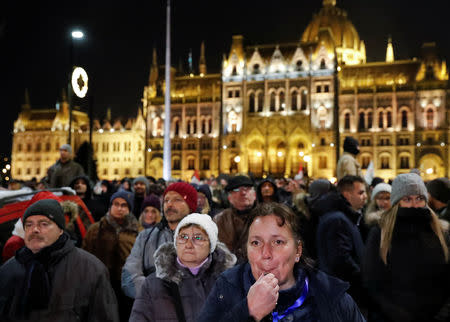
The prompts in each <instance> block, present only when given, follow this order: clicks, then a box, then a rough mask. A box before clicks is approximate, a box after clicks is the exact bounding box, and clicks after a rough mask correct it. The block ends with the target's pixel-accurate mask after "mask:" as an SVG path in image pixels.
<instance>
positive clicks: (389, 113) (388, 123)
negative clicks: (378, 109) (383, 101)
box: [386, 111, 392, 127]
mask: <svg viewBox="0 0 450 322" xmlns="http://www.w3.org/2000/svg"><path fill="white" fill-rule="evenodd" d="M386 119H387V127H392V112H391V111H387V113H386Z"/></svg>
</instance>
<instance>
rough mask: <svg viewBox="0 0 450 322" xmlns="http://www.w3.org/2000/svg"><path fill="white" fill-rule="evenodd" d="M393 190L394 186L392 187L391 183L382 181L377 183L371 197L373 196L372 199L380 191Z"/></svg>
mask: <svg viewBox="0 0 450 322" xmlns="http://www.w3.org/2000/svg"><path fill="white" fill-rule="evenodd" d="M391 191H392V187H391V185H390V184H387V183H384V182H381V183H379V184H377V185H376V186H375V188H373V190H372V196H371V197H370V198H371V199H374V198H375V196H376V195H377V194H378V193H380V192H389V193H391Z"/></svg>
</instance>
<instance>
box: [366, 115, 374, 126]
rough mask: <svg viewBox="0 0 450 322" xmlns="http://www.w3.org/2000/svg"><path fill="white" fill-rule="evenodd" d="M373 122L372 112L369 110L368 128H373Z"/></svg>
mask: <svg viewBox="0 0 450 322" xmlns="http://www.w3.org/2000/svg"><path fill="white" fill-rule="evenodd" d="M372 123H373V116H372V112H368V113H367V128H368V129H371V128H372Z"/></svg>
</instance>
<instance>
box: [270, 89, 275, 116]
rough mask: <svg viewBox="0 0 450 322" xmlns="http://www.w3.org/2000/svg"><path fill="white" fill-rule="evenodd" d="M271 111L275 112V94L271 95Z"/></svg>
mask: <svg viewBox="0 0 450 322" xmlns="http://www.w3.org/2000/svg"><path fill="white" fill-rule="evenodd" d="M270 111H271V112H275V93H273V92H272V94H270Z"/></svg>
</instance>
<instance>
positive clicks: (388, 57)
mask: <svg viewBox="0 0 450 322" xmlns="http://www.w3.org/2000/svg"><path fill="white" fill-rule="evenodd" d="M393 61H394V48H393V47H392V38H391V36H389V39H388V45H387V48H386V63H392V62H393Z"/></svg>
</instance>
